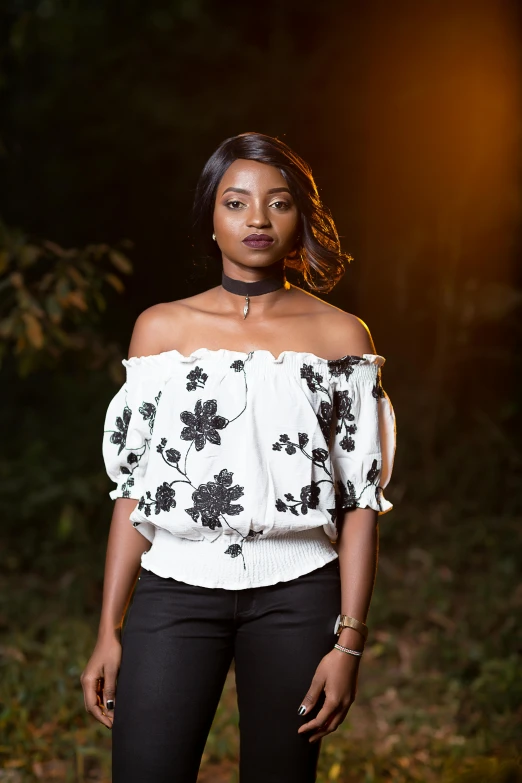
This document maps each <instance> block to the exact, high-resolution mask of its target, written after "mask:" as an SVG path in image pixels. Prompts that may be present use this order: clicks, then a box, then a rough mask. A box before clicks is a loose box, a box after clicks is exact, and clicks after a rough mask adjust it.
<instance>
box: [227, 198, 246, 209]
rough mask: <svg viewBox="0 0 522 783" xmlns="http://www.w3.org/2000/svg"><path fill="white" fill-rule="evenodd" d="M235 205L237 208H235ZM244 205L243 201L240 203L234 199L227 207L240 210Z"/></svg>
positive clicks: (228, 202)
mask: <svg viewBox="0 0 522 783" xmlns="http://www.w3.org/2000/svg"><path fill="white" fill-rule="evenodd" d="M233 205H235V206H233ZM242 205H243V202H242V201H238V200H237V199H234V200H233V201H227V203H226V204H225V206H226V207H230V209H238V208H239V207H241V206H242Z"/></svg>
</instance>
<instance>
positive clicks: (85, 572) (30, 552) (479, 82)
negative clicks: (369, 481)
mask: <svg viewBox="0 0 522 783" xmlns="http://www.w3.org/2000/svg"><path fill="white" fill-rule="evenodd" d="M0 28H1V30H0V36H1V37H0V57H1V60H0V101H1V105H0V109H1V119H0V177H1V188H0V337H1V340H2V346H1V351H0V358H1V361H2V365H1V374H2V378H1V389H2V405H1V406H0V425H1V432H2V436H3V437H2V443H3V445H4V448H3V449H2V453H1V454H0V512H1V516H2V525H1V526H0V544H2V548H1V555H0V558H1V568H0V574H1V576H0V587H1V588H2V595H3V599H2V601H3V603H2V606H1V607H0V626H1V630H2V634H3V636H4V640H3V642H2V645H3V646H1V647H0V661H1V662H2V664H3V669H4V671H5V672H6V674H7V677H6V678H5V680H4V681H5V682H6V683H7V684H6V686H5V687H3V688H2V690H1V691H0V700H1V701H0V780H2V779H3V778H2V765H4V770H7V771H8V774H9V775H10V776H11V777H9V780H13V781H24V780H34V779H47V778H48V777H49V778H50V777H51V776H52V774H54V775H55V777H54V778H53V779H56V777H57V776H58V777H59V776H61V777H62V779H64V780H65V779H71V780H84V779H85V780H87V779H96V780H102V779H103V780H105V779H106V778H104V777H103V776H104V775H106V774H107V769H108V766H107V765H108V753H109V743H110V740H109V739H107V737H106V736H105V733H106V732H105V730H103V731H102V729H103V727H101V728H98V727H96V726H93V721H92V720H91V719H90V718H89V717H88V716H86V715H85V713H84V712H82V710H83V700H82V697H81V692H80V690H79V675H80V673H81V671H82V669H83V668H84V666H85V664H86V662H87V660H88V657H89V656H90V654H91V652H92V648H93V646H94V643H95V638H96V628H97V621H98V616H99V609H100V602H101V586H102V578H103V565H104V553H105V546H106V539H107V533H108V527H109V523H110V515H111V507H112V503H111V501H110V500H109V499H108V492H109V489H110V488H111V486H112V485H110V482H109V480H108V479H107V477H106V476H105V473H104V469H103V464H102V459H101V433H102V429H103V417H104V413H105V409H106V406H107V404H108V401H109V399H110V397H111V396H112V395H113V394H114V393H115V392H116V390H117V388H118V384H119V383H121V382H122V380H123V375H122V370H123V368H122V367H121V363H120V362H121V358H122V357H123V356H125V355H126V352H127V348H128V342H129V338H130V333H131V330H132V326H133V323H134V320H135V318H136V317H137V315H138V314H139V313H140V312H141V311H142V310H144V309H145V308H146V307H148V306H150V305H152V304H155V303H157V302H160V301H169V300H173V299H179V298H182V297H186V296H190V295H192V294H195V293H197V292H199V291H202V290H205V289H207V288H209V287H211V286H214V285H217V284H219V282H220V273H221V267H220V266H219V265H216V264H215V263H212V262H210V263H209V264H206V263H205V261H204V260H203V259H201V258H198V257H197V255H196V253H195V251H194V247H193V242H194V237H193V236H192V235H191V215H190V211H191V206H192V198H193V193H194V189H195V185H196V181H197V178H198V176H199V173H200V171H201V168H202V166H203V164H204V163H205V161H206V159H207V158H208V157H209V155H210V154H211V153H212V152H213V150H214V149H215V147H216V146H217V145H218V144H219V143H220V142H221V141H222V140H223V139H224V138H226V137H228V136H232V135H235V134H237V133H241V132H244V131H251V130H255V131H259V132H262V133H267V134H270V135H274V136H278V137H279V138H281V139H283V140H284V141H286V142H287V143H288V144H289V145H290V146H291V147H292V148H294V149H295V150H296V151H297V152H298V153H299V154H300V155H302V156H303V157H304V158H305V159H306V160H307V161H308V162H309V164H310V165H311V166H312V170H313V173H314V176H315V179H316V182H317V184H318V187H319V191H320V193H321V196H322V198H323V200H324V202H325V203H326V204H327V205H328V206H329V208H330V209H331V211H332V212H333V215H334V218H335V220H336V224H337V228H338V231H339V234H340V235H341V238H342V245H343V249H344V250H345V251H346V252H349V253H351V254H352V255H353V257H354V260H353V261H352V263H351V265H350V267H349V268H348V270H347V272H346V275H345V276H344V278H343V279H342V281H341V282H340V283H339V284H338V285H337V286H336V288H335V289H334V290H333V291H332V292H331V293H330V294H328V295H321V298H323V299H325V300H326V301H328V302H331V303H332V304H334V305H336V306H337V307H341V308H342V309H344V310H347V311H349V312H352V313H355V314H356V315H357V316H359V317H360V318H362V319H363V320H364V321H365V322H366V323H367V324H368V326H369V327H370V330H371V332H372V335H373V338H374V341H375V345H376V350H377V352H378V353H380V354H382V355H383V356H385V357H386V366H385V368H384V372H383V382H384V386H385V388H386V390H387V392H388V394H389V395H390V397H391V399H392V402H393V404H394V407H395V412H396V416H397V426H398V447H397V458H396V466H395V472H394V476H393V479H392V482H391V484H390V487H389V489H388V491H387V496H388V497H389V498H390V500H392V502H394V504H395V508H394V510H393V511H392V512H391V513H390V514H389V515H387V516H386V517H383V519H382V523H381V553H380V568H379V576H378V580H377V584H376V590H375V595H374V600H373V603H372V609H371V615H370V619H369V622H370V623H371V627H372V631H373V634H372V636H373V639H372V646H371V647H369V649H368V654H367V656H366V657H367V662H366V669H365V670H364V671H363V672H362V674H361V686H360V696H359V697H358V701H357V703H356V705H355V706H354V707H353V708H352V711H351V712H350V716H352V714H353V718H352V719H350V718H349V719H348V720H347V722H346V723H345V724H344V725H343V728H342V730H339V731H338V732H337V733H336V734H335V735H333V736H332V737H331V738H329V740H328V742H327V743H326V744H325V749H324V751H323V754H322V762H321V763H322V767H321V775H322V776H323V777H322V778H321V780H327V779H328V780H339V781H361V780H363V779H364V780H365V781H370V783H371V782H372V781H388V780H389V781H394V783H399V782H400V781H410V780H422V781H431V780H448V781H450V780H454V779H455V780H457V779H459V780H461V779H464V777H463V776H465V775H466V774H469V775H471V778H470V780H471V779H472V780H473V781H478V780H479V779H480V780H488V781H489V780H497V781H500V780H504V781H506V782H507V781H508V780H519V775H520V766H519V760H518V761H517V758H518V757H517V753H518V751H517V748H516V742H515V738H516V737H517V736H519V734H520V728H521V726H520V724H521V720H520V718H521V713H520V705H521V701H522V691H521V685H520V678H519V677H518V676H517V674H516V673H517V671H519V670H520V669H519V667H520V663H521V661H520V653H521V649H522V641H521V636H520V608H521V605H522V592H521V590H522V587H521V585H520V581H519V573H518V569H519V563H520V551H521V547H520V538H521V534H520V529H521V528H520V521H521V505H522V503H521V501H522V490H521V475H520V474H521V471H520V467H521V450H520V447H519V443H520V435H521V428H520V392H521V389H520V384H519V381H518V378H519V370H520V364H521V360H520V352H521V339H520V337H521V331H522V329H521V302H522V281H521V279H520V268H521V265H520V259H521V252H522V235H521V226H522V220H521V215H522V209H521V207H522V199H521V166H520V164H521V128H522V123H521V117H522V114H521V111H520V109H521V106H520V104H521V98H522V90H521V86H522V85H521V81H522V80H521V33H522V13H521V9H520V7H519V5H518V4H517V3H516V2H510V1H509V0H498V1H496V0H473V1H472V0H470V1H469V2H464V1H461V0H455V1H454V2H449V0H441V1H440V2H435V1H434V0H433V1H431V0H428V1H427V2H413V0H412V1H411V2H408V1H407V0H400V1H399V2H396V3H389V2H384V0H369V2H355V1H354V2H352V1H351V0H350V1H349V2H346V1H345V2H341V1H340V0H323V2H321V3H315V2H308V0H301V1H300V2H297V0H288V2H275V1H273V0H265V2H264V3H263V4H254V3H238V2H228V3H216V2H214V3H213V2H210V1H209V0H206V1H204V0H184V1H182V0H176V1H174V0H172V1H171V2H167V1H165V2H163V3H160V2H151V3H139V2H133V1H132V0H129V2H126V3H125V4H121V3H116V2H109V1H108V0H93V1H92V2H86V0H77V2H64V1H63V0H62V1H58V0H41V2H24V1H23V0H19V1H17V2H15V1H14V0H4V3H3V5H2V7H1V9H0ZM289 279H290V280H291V281H292V282H293V283H294V284H296V285H301V286H303V287H304V284H303V280H302V278H300V277H299V276H298V275H296V274H295V273H294V272H293V271H292V270H290V272H289ZM173 347H175V336H173ZM227 693H228V696H227ZM227 693H226V694H225V696H224V700H223V705H222V706H221V707H220V711H219V712H218V716H217V718H216V725H215V727H214V729H213V733H212V735H211V737H210V739H209V743H208V747H207V751H206V756H205V764H204V767H203V772H202V775H204V774H206V773H205V770H211V769H212V770H213V771H212V772H208V774H209V775H211V777H209V780H213V781H218V776H219V775H221V776H222V778H219V780H221V779H222V780H235V778H234V774H235V772H234V769H233V767H232V768H229V767H228V766H227V764H228V762H229V761H230V763H232V761H233V760H234V759H235V756H236V754H237V731H236V723H235V721H237V715H236V713H235V706H234V704H232V702H231V701H230V699H231V697H230V693H229V692H228V691H227ZM227 699H228V700H227ZM390 737H391V739H390ZM46 765H47V766H46ZM52 765H54V766H52ZM6 774H7V773H6ZM67 776H69V777H67ZM328 776H329V777H328ZM480 776H482V777H480ZM509 776H511V777H509ZM4 778H5V775H4ZM5 779H7V778H5ZM466 779H467V778H466Z"/></svg>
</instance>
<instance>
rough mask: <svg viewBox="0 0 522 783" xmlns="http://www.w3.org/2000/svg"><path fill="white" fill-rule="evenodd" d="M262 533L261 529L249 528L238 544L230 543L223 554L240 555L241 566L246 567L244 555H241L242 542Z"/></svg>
mask: <svg viewBox="0 0 522 783" xmlns="http://www.w3.org/2000/svg"><path fill="white" fill-rule="evenodd" d="M262 533H263V531H262V530H249V531H248V533H247V534H246V536H243V537H242V538H241V543H240V544H230V546H229V547H227V548H226V549H225V555H230V557H239V555H241V557H242V558H243V568H246V565H245V557H244V555H243V544H244V543H245V541H248V540H249V539H250V540H252V539H253V538H255V537H256V536H260V535H262Z"/></svg>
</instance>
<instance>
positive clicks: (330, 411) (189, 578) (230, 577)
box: [103, 348, 396, 589]
mask: <svg viewBox="0 0 522 783" xmlns="http://www.w3.org/2000/svg"><path fill="white" fill-rule="evenodd" d="M384 361H385V359H384V358H383V357H382V356H377V355H373V354H364V355H363V356H350V355H347V356H343V357H342V358H340V359H335V360H328V359H323V358H321V357H319V356H316V355H315V354H312V353H305V352H297V351H283V352H282V353H281V354H279V356H278V357H277V358H276V357H275V356H273V354H272V353H271V352H270V351H267V350H255V351H250V352H248V353H243V352H241V351H232V350H227V349H217V350H210V349H208V348H200V349H199V350H196V351H193V353H191V354H190V355H189V356H183V355H182V354H181V353H179V352H178V351H177V350H172V351H165V352H163V353H160V354H157V355H153V356H141V357H134V358H131V359H123V360H122V364H123V365H124V366H125V368H126V378H127V379H126V382H125V383H124V384H123V386H122V387H121V388H120V389H119V391H118V392H117V393H116V395H115V396H114V397H113V399H112V400H111V401H110V403H109V406H108V410H107V415H106V418H105V425H104V434H103V458H104V462H105V467H106V470H107V473H108V475H109V477H110V478H111V479H112V480H113V481H115V482H116V484H117V487H116V488H115V489H113V490H112V491H111V492H110V497H111V498H113V499H115V498H118V497H126V498H134V499H135V500H137V501H138V503H137V505H136V507H135V509H134V510H133V512H132V513H131V515H130V521H131V522H132V524H133V525H134V526H135V527H136V529H137V530H138V531H139V532H140V533H141V534H142V535H143V536H144V537H145V538H146V539H148V540H149V541H150V542H152V546H151V548H150V549H149V550H148V551H146V552H144V553H143V555H142V557H141V565H142V567H143V568H145V569H148V570H150V571H153V572H154V573H156V574H158V575H159V576H162V577H173V578H175V579H177V580H180V581H183V582H187V583H189V584H193V585H201V586H204V587H221V588H228V589H241V588H249V587H258V586H261V585H270V584H274V583H276V582H280V581H287V580H290V579H294V578H296V577H297V576H300V575H302V574H305V573H308V572H310V571H312V570H314V569H315V568H318V567H320V566H322V565H325V564H326V563H327V562H329V561H330V560H333V559H335V558H336V557H337V550H336V547H335V541H336V539H337V533H338V528H337V525H338V524H339V522H340V521H341V520H342V517H343V515H344V513H345V512H347V511H350V510H352V509H355V508H363V507H369V508H372V509H374V510H376V511H377V512H378V514H384V513H386V512H387V511H389V510H390V509H391V508H392V504H391V503H390V502H389V501H387V500H386V499H385V498H384V496H383V489H384V488H385V487H386V486H387V484H388V482H389V480H390V476H391V472H392V467H393V460H394V455H395V445H396V425H395V414H394V411H393V407H392V404H391V402H390V399H389V397H388V395H387V394H386V392H385V391H384V390H383V388H382V385H381V369H380V368H381V367H382V365H383V364H384Z"/></svg>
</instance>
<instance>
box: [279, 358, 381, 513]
mask: <svg viewBox="0 0 522 783" xmlns="http://www.w3.org/2000/svg"><path fill="white" fill-rule="evenodd" d="M362 361H364V357H361V356H349V355H347V356H344V357H342V359H336V360H331V361H329V362H328V369H329V372H330V375H331V376H333V377H340V376H341V375H344V377H345V378H346V379H348V378H349V376H350V375H351V374H352V373H353V371H354V368H355V366H356V365H357V364H360V363H361V362H362ZM301 378H304V379H305V380H306V383H307V385H308V388H309V389H310V390H311V391H312V392H314V393H324V394H326V395H327V397H328V399H327V400H322V401H321V404H320V408H319V413H318V414H317V419H318V421H319V424H320V427H321V430H322V432H323V435H324V436H325V440H326V442H327V443H330V437H331V436H330V433H331V425H332V419H333V416H334V414H335V419H336V423H335V428H334V431H333V432H334V437H335V438H336V443H337V445H338V446H339V447H340V448H341V449H342V450H343V451H346V452H352V451H354V450H355V439H354V437H353V436H354V435H355V434H356V433H357V424H356V423H355V416H354V414H353V413H352V407H353V399H352V397H350V395H349V392H348V390H346V389H342V390H335V391H334V394H333V401H332V400H331V399H330V394H329V390H328V388H326V387H325V386H323V380H324V379H323V376H322V375H321V374H320V373H318V372H316V371H315V370H314V368H313V366H312V365H309V364H304V365H303V366H302V368H301ZM374 391H375V393H374V396H376V395H378V396H383V395H384V391H383V390H382V387H381V385H380V372H379V375H378V380H377V383H376V385H375V389H374ZM343 431H344V434H342V433H343ZM341 434H342V437H339V436H340V435H341ZM308 442H309V436H308V435H307V433H305V432H299V433H298V440H297V442H295V441H293V440H292V439H291V438H290V437H289V435H288V434H287V433H284V434H282V435H280V436H279V441H278V442H277V443H274V444H273V446H272V448H273V450H274V451H283V450H284V451H285V452H286V454H289V455H293V454H297V453H298V451H300V452H301V453H302V454H304V455H305V456H307V457H308V458H309V459H311V460H312V461H313V462H314V464H316V465H318V466H319V467H320V468H322V469H323V470H324V471H325V473H326V474H327V476H328V478H325V479H322V480H321V481H312V483H311V484H310V485H308V486H305V487H302V489H301V492H300V500H298V499H296V498H295V496H294V495H293V494H292V493H291V492H287V493H286V494H285V495H284V498H285V499H284V500H282V499H281V498H277V499H276V502H275V506H276V509H277V511H280V512H286V511H290V512H291V513H292V514H295V515H297V516H298V515H299V513H301V514H307V513H308V509H309V508H312V509H313V508H316V507H317V505H318V501H319V495H320V487H319V485H320V484H321V483H323V482H326V483H328V484H331V485H332V486H333V489H334V498H335V508H330V509H327V511H328V513H329V514H330V516H331V518H332V521H333V522H334V523H337V522H338V521H340V520H341V518H342V512H343V511H346V510H350V509H354V508H357V507H358V506H359V503H360V501H361V498H362V496H363V494H364V492H365V491H366V490H367V488H368V487H370V486H372V485H375V497H376V499H377V503H378V507H379V509H380V510H382V505H381V501H380V495H381V493H382V488H381V487H379V485H378V483H377V482H378V478H379V475H380V470H379V467H378V461H377V459H374V460H373V462H372V466H371V468H370V469H369V471H368V472H367V475H366V484H365V486H364V487H363V488H362V489H361V491H360V493H359V495H357V493H356V490H355V486H354V484H353V483H352V482H351V481H350V480H349V479H348V480H346V482H345V483H343V482H342V481H340V480H335V481H334V479H333V477H332V475H331V472H330V471H329V470H328V468H327V464H326V463H327V461H328V460H329V457H330V452H329V450H328V451H326V450H324V449H313V450H312V455H309V454H307V452H306V450H305V448H306V446H307V444H308Z"/></svg>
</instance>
